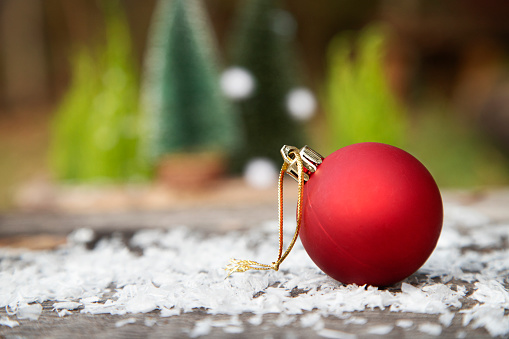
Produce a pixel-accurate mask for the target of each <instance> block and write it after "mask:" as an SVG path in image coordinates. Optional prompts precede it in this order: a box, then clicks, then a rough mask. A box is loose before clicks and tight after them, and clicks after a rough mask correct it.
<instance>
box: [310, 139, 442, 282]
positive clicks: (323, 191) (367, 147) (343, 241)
mask: <svg viewBox="0 0 509 339" xmlns="http://www.w3.org/2000/svg"><path fill="white" fill-rule="evenodd" d="M302 208H303V210H302V225H301V229H300V238H301V241H302V244H303V245H304V248H305V249H306V251H307V252H308V254H309V256H310V257H311V259H312V260H313V261H314V262H315V264H316V265H317V266H318V267H319V268H320V269H322V270H323V271H324V272H325V273H326V274H328V275H329V276H331V277H332V278H334V279H336V280H338V281H340V282H342V283H345V284H348V283H356V284H358V285H364V284H368V285H375V286H387V285H391V284H393V283H396V282H398V281H401V280H402V279H404V278H406V277H408V276H410V275H411V274H412V273H414V272H415V271H417V270H418V269H419V267H421V266H422V265H423V264H424V262H425V261H426V260H427V259H428V257H429V256H430V255H431V253H432V252H433V249H434V248H435V246H436V243H437V241H438V238H439V236H440V232H441V229H442V222H443V207H442V199H441V196H440V191H439V189H438V187H437V185H436V183H435V181H434V180H433V177H432V176H431V174H430V173H429V172H428V170H427V169H426V168H425V167H424V166H423V165H422V164H421V163H420V162H419V161H418V160H417V159H416V158H414V157H413V156H412V155H410V154H409V153H407V152H405V151H403V150H401V149H399V148H397V147H394V146H390V145H386V144H381V143H373V142H367V143H359V144H354V145H350V146H347V147H344V148H341V149H339V150H337V151H336V152H334V153H332V154H331V155H329V156H328V157H326V158H325V159H323V162H322V163H321V164H319V165H318V166H317V169H316V171H315V172H314V173H312V174H310V175H309V180H308V181H307V182H306V184H305V185H304V195H303V207H302Z"/></svg>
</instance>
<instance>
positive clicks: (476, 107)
mask: <svg viewBox="0 0 509 339" xmlns="http://www.w3.org/2000/svg"><path fill="white" fill-rule="evenodd" d="M507 13H509V3H507V1H503V0H486V1H482V2H481V1H474V0H461V1H459V0H447V1H434V0H362V1H359V0H357V1H350V0H339V1H338V0H317V1H306V0H281V1H272V0H202V1H199V0H160V1H156V0H144V1H139V0H103V1H100V0H97V1H90V0H73V1H67V0H31V1H19V0H0V210H12V209H25V210H33V209H49V210H51V209H58V208H65V206H67V207H69V206H71V207H69V208H71V209H72V204H73V203H74V204H75V206H76V205H79V204H82V205H83V204H84V202H83V201H91V200H90V197H91V196H92V197H95V198H94V199H95V200H94V199H92V200H93V201H95V205H94V204H92V205H90V206H91V208H93V207H94V206H96V207H97V206H98V205H101V206H102V205H103V203H104V202H105V200H107V202H106V204H110V205H112V206H121V207H146V206H159V207H161V206H167V205H171V204H172V203H176V202H177V201H181V197H182V196H186V197H187V196H189V197H190V199H192V197H196V196H200V194H202V193H200V192H203V191H204V190H205V191H206V190H209V191H216V192H217V191H218V190H219V191H221V190H222V189H223V188H226V189H225V193H224V196H221V199H226V200H228V196H229V199H232V200H235V199H238V197H239V195H242V194H244V195H246V199H253V195H252V194H251V193H245V192H246V191H248V192H253V191H255V190H261V191H263V190H264V189H274V188H275V181H276V177H277V172H278V168H279V166H280V165H281V162H282V160H281V157H280V154H279V149H280V148H281V146H282V145H283V144H289V145H295V146H298V147H302V146H303V145H304V144H308V145H310V146H311V147H312V148H313V149H315V150H317V151H318V152H320V153H322V155H324V156H325V155H327V154H329V153H331V152H333V151H334V150H336V149H337V148H339V147H342V146H345V145H348V144H351V143H355V142H362V141H379V142H386V143H390V144H393V145H396V146H398V147H401V148H403V149H405V150H407V151H409V152H410V153H412V154H413V155H415V156H416V157H417V158H418V159H420V160H421V161H422V162H423V163H424V164H425V165H426V166H427V167H428V169H429V170H430V172H431V173H432V174H433V176H434V177H435V179H436V180H437V182H438V184H439V186H440V187H441V188H443V189H455V188H469V189H472V188H475V189H478V188H485V187H488V188H491V187H501V186H504V185H507V184H508V183H509V72H508V71H509V62H508V61H509V21H508V20H507ZM172 192H173V193H172ZM243 192H244V193H243ZM172 194H173V195H172ZM99 196H101V197H103V198H98V197H99ZM84 197H88V200H87V199H84ZM104 197H107V198H104ZM225 197H226V198H225ZM216 198H217V196H216ZM101 199H102V200H101ZM115 204H116V205H115ZM82 205H80V206H82ZM82 207H83V206H82Z"/></svg>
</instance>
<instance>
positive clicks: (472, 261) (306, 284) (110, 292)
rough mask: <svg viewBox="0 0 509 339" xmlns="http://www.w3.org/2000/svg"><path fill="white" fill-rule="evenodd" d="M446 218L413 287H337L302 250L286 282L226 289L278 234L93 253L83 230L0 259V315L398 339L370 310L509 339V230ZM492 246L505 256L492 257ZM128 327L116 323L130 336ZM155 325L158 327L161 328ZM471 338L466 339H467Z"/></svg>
mask: <svg viewBox="0 0 509 339" xmlns="http://www.w3.org/2000/svg"><path fill="white" fill-rule="evenodd" d="M446 211H453V213H451V214H446V220H445V225H444V231H443V233H442V236H441V239H440V241H439V244H438V246H437V248H436V250H435V252H434V253H433V255H432V256H431V257H430V259H429V260H428V261H427V262H426V264H425V265H424V266H423V267H422V268H421V269H420V270H419V272H418V274H419V278H418V279H416V277H415V276H414V277H410V278H409V279H407V280H406V281H404V282H402V283H401V284H398V285H396V286H395V287H394V288H391V289H379V288H376V287H371V286H356V285H343V284H340V283H338V282H337V281H334V280H333V279H331V278H329V277H327V276H326V275H324V274H323V273H322V272H321V271H320V270H319V269H318V268H317V267H316V266H315V265H314V264H313V262H312V261H311V260H310V259H309V257H308V255H307V254H306V252H305V250H304V248H303V247H302V245H301V244H300V242H298V243H297V244H296V246H295V248H294V250H293V251H292V252H291V253H290V255H289V256H288V258H287V259H286V260H285V262H284V263H283V265H282V266H281V269H280V271H278V272H275V271H264V272H246V273H242V274H240V273H236V274H233V275H232V276H231V277H230V278H227V279H225V277H226V272H225V271H224V269H223V268H224V266H225V265H226V264H227V262H228V260H229V259H230V258H232V257H235V258H240V259H253V260H257V261H259V262H263V263H270V262H271V261H272V260H274V257H275V256H276V254H277V248H278V236H277V232H278V230H277V223H276V222H274V221H270V222H267V223H266V224H262V225H260V227H257V228H253V229H250V230H247V231H242V232H240V231H239V232H230V233H226V234H218V235H207V236H205V235H204V234H202V233H201V232H199V231H196V230H191V229H189V228H186V227H181V228H174V229H169V230H143V231H139V232H137V233H136V234H135V235H134V236H133V238H132V239H131V241H130V244H129V245H126V244H125V243H123V241H122V240H121V239H120V238H115V237H113V238H112V239H102V240H100V241H99V242H98V243H97V245H96V246H95V248H94V249H92V250H90V249H87V248H86V246H85V240H86V239H91V237H90V236H81V235H87V234H88V235H90V230H82V231H77V232H74V233H73V234H72V235H71V236H70V237H71V239H70V240H71V241H69V244H68V245H66V246H65V247H62V248H59V249H57V250H51V251H11V250H8V249H0V307H2V308H5V309H6V311H7V315H8V316H9V317H11V318H12V317H17V318H18V319H27V320H37V319H38V318H39V316H40V315H41V312H49V311H50V310H44V311H43V308H42V303H43V302H49V304H50V305H52V306H53V310H54V311H56V312H58V314H59V315H60V316H65V315H69V314H73V313H77V312H82V313H87V314H102V313H108V314H114V315H115V314H118V315H134V314H140V313H148V312H153V313H151V314H150V318H151V319H156V318H158V317H172V316H176V315H179V314H182V313H187V312H193V311H194V310H196V309H201V310H203V311H204V312H206V313H208V314H211V315H214V314H218V315H219V314H222V315H227V316H228V315H229V316H231V317H230V318H229V319H228V320H225V321H213V319H214V318H205V319H204V320H203V321H200V322H197V323H196V324H194V327H193V328H189V329H187V333H188V334H189V335H191V336H193V337H194V336H196V337H197V336H201V335H206V334H209V333H210V331H211V330H212V329H213V328H214V327H220V328H222V330H223V331H224V332H226V333H240V332H242V331H243V330H244V327H245V326H249V324H251V325H255V326H256V325H260V326H264V324H265V322H266V321H264V318H263V315H265V314H268V313H277V314H278V316H277V317H276V318H271V319H273V320H272V323H273V324H275V325H276V326H290V327H292V328H295V327H297V328H299V327H301V328H309V329H312V330H314V331H316V334H317V335H319V336H322V337H327V338H353V337H355V335H354V334H350V333H344V332H341V331H336V330H334V329H328V328H325V327H324V319H325V318H330V317H336V318H340V319H345V320H344V322H345V324H348V323H350V324H354V325H357V326H361V325H364V324H366V326H368V327H367V329H368V330H370V331H375V332H376V333H377V334H379V335H382V334H383V332H385V331H388V332H387V333H390V331H389V327H381V326H380V324H372V325H371V324H370V322H369V320H368V319H367V318H366V317H364V316H363V314H362V312H363V311H365V310H371V309H374V310H386V312H398V313H400V314H402V313H404V312H406V313H409V314H412V313H417V314H432V315H434V316H433V317H431V318H427V320H428V321H429V322H428V323H420V324H419V323H416V324H414V322H413V321H412V320H405V319H401V320H397V321H396V323H395V326H398V327H400V328H402V329H408V328H412V327H414V326H415V327H416V328H417V329H418V330H419V331H421V332H423V333H426V334H429V335H440V334H441V333H442V328H443V327H448V326H450V325H451V323H452V321H453V320H455V319H457V320H456V321H457V323H458V324H460V326H464V327H465V331H467V330H468V329H472V328H484V329H486V331H488V333H489V334H490V335H492V336H507V335H508V334H509V315H508V314H507V313H508V310H509V292H508V291H507V286H508V283H509V279H508V278H507V272H509V249H506V248H504V245H503V244H504V242H503V241H504V240H503V239H508V238H509V227H508V225H502V224H499V225H490V222H489V221H487V219H486V218H484V217H483V216H480V215H478V214H475V213H473V212H471V211H469V210H468V209H467V208H464V207H460V206H453V207H448V208H447V209H446ZM287 225H288V227H286V229H285V239H290V238H291V236H292V234H293V228H292V224H291V222H288V223H287ZM293 225H294V224H293ZM293 227H294V226H293ZM80 234H81V235H80ZM481 234H482V239H481V236H480V235H481ZM78 235H79V236H78ZM501 239H502V240H501ZM492 244H498V245H499V246H498V247H489V246H492ZM129 246H133V247H136V248H137V249H139V251H137V252H134V251H131V250H130V248H129ZM479 249H482V250H479ZM416 281H419V283H417V284H416ZM295 291H298V293H295ZM466 305H469V306H466ZM470 305H472V306H470ZM359 312H360V313H359ZM243 313H252V314H253V315H252V316H251V317H250V318H249V319H248V320H247V321H246V323H244V322H243V321H241V320H240V319H239V317H238V316H239V315H240V314H243ZM147 318H148V317H147ZM129 319H135V318H129V317H128V318H127V320H129ZM430 319H436V320H435V321H431V320H430ZM127 320H122V321H119V322H118V323H117V324H118V325H119V326H120V325H122V326H123V325H125V324H128V323H129V322H126V321H127ZM129 321H132V320H129ZM145 323H146V324H148V325H147V326H151V325H150V324H155V323H156V321H155V320H151V321H149V322H145ZM18 324H19V323H18V322H17V321H15V320H10V319H9V318H8V317H2V318H1V319H0V325H4V326H17V325H18ZM22 325H23V324H21V326H22ZM377 325H378V326H377ZM391 326H392V325H391ZM390 330H391V331H392V327H391V329H390ZM462 333H464V332H461V331H458V336H461V334H462Z"/></svg>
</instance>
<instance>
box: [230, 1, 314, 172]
mask: <svg viewBox="0 0 509 339" xmlns="http://www.w3.org/2000/svg"><path fill="white" fill-rule="evenodd" d="M281 8H282V7H281V3H280V1H274V0H244V1H242V2H241V3H240V6H239V13H238V15H237V18H236V22H235V24H234V28H233V33H234V34H233V36H232V40H231V41H232V42H231V60H230V63H231V64H232V65H234V66H238V67H241V68H243V69H245V70H246V71H248V72H249V74H250V75H251V76H252V77H253V79H254V83H255V88H254V90H253V93H252V94H251V95H250V96H249V97H247V98H244V99H242V100H238V102H237V107H238V110H239V112H240V114H241V118H242V123H243V124H242V126H241V128H242V132H243V134H244V137H245V143H244V144H243V145H242V148H241V149H239V152H238V154H236V156H235V163H234V167H235V169H236V170H240V169H242V167H243V166H244V165H245V164H246V163H247V162H248V161H249V160H250V159H252V158H255V157H264V158H268V159H271V160H272V161H274V163H275V164H277V165H279V164H280V163H281V155H280V153H279V150H280V149H281V147H282V146H283V145H285V144H286V145H296V146H299V145H302V146H303V145H304V141H305V139H306V138H305V136H304V129H303V126H302V125H301V124H299V123H298V122H297V121H296V120H295V119H293V118H292V117H291V115H290V113H289V112H288V109H287V107H286V100H287V96H288V94H289V92H290V90H292V89H293V88H294V87H296V85H297V83H298V81H299V80H300V79H299V78H300V76H299V74H298V73H299V69H298V67H297V55H296V53H295V51H294V45H293V43H294V42H295V29H296V26H295V25H296V24H295V22H294V19H293V17H292V16H291V14H290V13H288V12H286V11H284V10H282V9H281ZM302 146H299V147H302Z"/></svg>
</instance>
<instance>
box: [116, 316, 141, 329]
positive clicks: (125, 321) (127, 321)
mask: <svg viewBox="0 0 509 339" xmlns="http://www.w3.org/2000/svg"><path fill="white" fill-rule="evenodd" d="M134 323H136V318H127V319H122V320H119V321H117V322H116V323H115V327H122V326H125V325H129V324H134Z"/></svg>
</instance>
